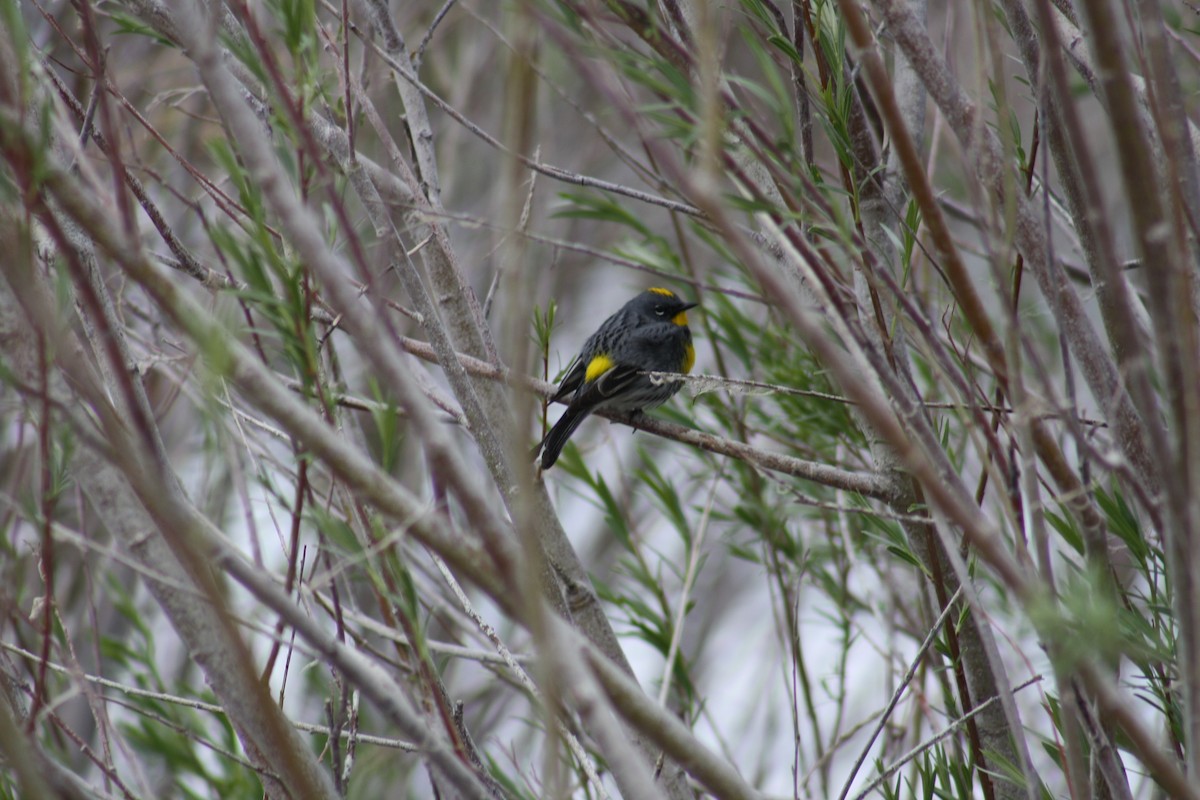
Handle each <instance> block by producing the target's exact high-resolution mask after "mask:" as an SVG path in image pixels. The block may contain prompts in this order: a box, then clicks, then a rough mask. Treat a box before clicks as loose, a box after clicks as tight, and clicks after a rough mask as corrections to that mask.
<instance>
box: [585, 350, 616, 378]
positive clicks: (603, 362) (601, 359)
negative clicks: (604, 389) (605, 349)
mask: <svg viewBox="0 0 1200 800" xmlns="http://www.w3.org/2000/svg"><path fill="white" fill-rule="evenodd" d="M615 366H616V362H614V361H613V360H612V359H611V358H609V357H608V356H607V355H605V354H604V353H601V354H600V355H598V356H592V360H591V361H589V362H588V363H587V369H586V370H584V373H583V379H584V380H585V381H587V382H588V383H591V382H592V381H594V380H596V379H597V378H599V377H600V376H601V375H603V374H604V373H606V372H608V371H609V370H610V369H612V368H613V367H615Z"/></svg>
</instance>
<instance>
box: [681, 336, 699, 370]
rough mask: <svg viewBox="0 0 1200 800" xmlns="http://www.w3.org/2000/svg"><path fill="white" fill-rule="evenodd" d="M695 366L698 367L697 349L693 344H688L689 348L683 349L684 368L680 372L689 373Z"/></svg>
mask: <svg viewBox="0 0 1200 800" xmlns="http://www.w3.org/2000/svg"><path fill="white" fill-rule="evenodd" d="M694 366H696V348H695V347H693V346H692V343H691V342H688V343H687V347H685V348H684V349H683V368H682V369H680V370H679V371H680V372H683V373H688V372H691V371H692V367H694Z"/></svg>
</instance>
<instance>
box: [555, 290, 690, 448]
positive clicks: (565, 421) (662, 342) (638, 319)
mask: <svg viewBox="0 0 1200 800" xmlns="http://www.w3.org/2000/svg"><path fill="white" fill-rule="evenodd" d="M695 306H696V303H685V302H684V301H682V300H680V299H679V298H678V297H676V296H675V293H674V292H672V291H670V290H669V289H661V288H657V287H655V288H652V289H647V290H646V291H644V292H642V293H641V294H639V295H638V296H637V297H635V298H633V299H632V300H630V301H629V302H628V303H626V304H625V305H624V306H622V307H621V310H620V311H618V312H617V313H615V314H613V315H612V316H611V317H609V318H608V319H606V320H604V323H603V324H601V326H600V327H599V328H598V329H597V330H596V332H595V333H593V334H592V335H591V336H589V337H588V339H587V341H586V342H584V343H583V350H581V351H580V353H579V356H578V357H577V358H576V359H575V362H574V366H573V367H572V368H571V370H570V372H568V373H567V376H566V377H565V378H563V381H562V383H561V384H559V387H558V391H557V392H555V393H554V397H552V398H551V402H554V401H557V400H562V399H564V398H569V399H568V401H567V410H566V411H564V412H563V415H562V416H561V417H559V418H558V422H556V423H555V424H554V427H553V428H551V429H550V432H549V433H547V434H546V438H544V439H542V442H541V444H540V445H538V447H539V448H540V449H541V451H542V469H550V467H552V466H554V462H555V461H557V460H558V454H559V453H561V452H562V449H563V446H564V445H565V444H566V443H567V440H568V439H570V438H571V434H572V433H574V432H575V429H576V428H578V427H579V423H581V422H583V420H584V419H585V418H586V417H587V415H588V414H591V413H592V412H593V411H624V412H630V413H634V414H639V413H641V412H642V411H643V410H644V409H647V408H655V407H656V406H661V405H662V404H663V403H665V402H667V401H668V400H670V399H671V397H672V396H673V395H674V394H675V393H676V392H678V391H679V387H680V385H681V384H680V383H679V382H670V383H662V384H658V385H656V384H655V383H654V382H653V381H652V380H650V377H649V376H648V375H647V374H646V373H647V372H690V371H691V369H692V364H694V363H695V362H696V349H695V348H694V347H692V332H691V331H690V330H688V324H687V310H688V309H689V308H694V307H695ZM535 452H536V451H535Z"/></svg>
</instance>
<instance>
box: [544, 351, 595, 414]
mask: <svg viewBox="0 0 1200 800" xmlns="http://www.w3.org/2000/svg"><path fill="white" fill-rule="evenodd" d="M585 374H587V364H585V363H584V362H583V359H581V358H576V359H575V364H574V365H573V366H572V367H571V369H570V370H568V371H567V376H566V377H565V378H563V379H562V383H560V384H559V385H558V391H556V392H555V393H554V396H553V397H551V398H550V402H551V403H557V402H558V401H559V400H563V399H564V398H567V397H570V396H571V395H573V394H574V393H575V392H576V391H578V390H579V387H580V386H581V385H583V376H584V375H585Z"/></svg>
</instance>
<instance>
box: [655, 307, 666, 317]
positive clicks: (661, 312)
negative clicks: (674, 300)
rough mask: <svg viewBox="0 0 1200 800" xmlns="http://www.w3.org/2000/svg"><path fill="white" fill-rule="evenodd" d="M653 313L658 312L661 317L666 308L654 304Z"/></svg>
mask: <svg viewBox="0 0 1200 800" xmlns="http://www.w3.org/2000/svg"><path fill="white" fill-rule="evenodd" d="M654 313H655V314H658V315H659V316H660V317H661V316H662V315H663V314H665V313H667V310H666V309H665V308H663V307H662V306H655V307H654Z"/></svg>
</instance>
